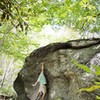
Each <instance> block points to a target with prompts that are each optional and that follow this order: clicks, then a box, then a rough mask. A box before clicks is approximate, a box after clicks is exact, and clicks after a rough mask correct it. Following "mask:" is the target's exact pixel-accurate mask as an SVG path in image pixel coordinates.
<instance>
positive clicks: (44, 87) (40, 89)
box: [39, 84, 47, 94]
mask: <svg viewBox="0 0 100 100" xmlns="http://www.w3.org/2000/svg"><path fill="white" fill-rule="evenodd" d="M46 91H47V88H46V86H45V84H40V87H39V92H43V94H45V93H46Z"/></svg>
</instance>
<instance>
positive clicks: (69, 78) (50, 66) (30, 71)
mask: <svg viewBox="0 0 100 100" xmlns="http://www.w3.org/2000/svg"><path fill="white" fill-rule="evenodd" d="M73 59H74V60H77V61H78V62H79V63H81V64H85V65H88V66H89V67H90V68H91V69H92V70H93V72H94V69H93V65H100V39H83V40H72V41H68V42H65V43H52V44H49V45H47V46H45V47H41V48H39V49H37V50H35V51H33V52H32V53H31V54H30V55H29V56H28V57H27V58H26V59H25V63H24V66H23V68H22V70H21V71H20V72H19V73H18V77H17V78H16V80H15V82H14V89H15V91H16V92H17V94H18V97H17V99H18V100H34V99H35V97H36V93H37V91H38V87H39V84H38V85H37V86H36V87H33V86H32V84H33V83H35V82H36V80H37V78H38V73H39V72H40V70H41V63H42V62H44V63H45V76H46V78H47V83H48V84H47V94H46V98H45V100H58V99H59V100H95V96H96V95H95V94H99V93H100V91H97V92H94V93H93V92H91V93H87V92H79V89H81V88H82V87H88V86H90V85H92V84H93V81H95V75H93V74H91V75H90V74H87V73H86V72H85V71H83V70H81V69H79V68H77V67H76V66H75V65H74V64H73V63H72V60H73Z"/></svg>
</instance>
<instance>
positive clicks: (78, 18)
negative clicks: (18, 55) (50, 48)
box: [0, 0, 100, 34]
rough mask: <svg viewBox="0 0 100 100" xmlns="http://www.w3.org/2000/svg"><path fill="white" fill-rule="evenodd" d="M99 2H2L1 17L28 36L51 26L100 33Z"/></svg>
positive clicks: (9, 0) (23, 0)
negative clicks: (31, 32) (34, 31)
mask: <svg viewBox="0 0 100 100" xmlns="http://www.w3.org/2000/svg"><path fill="white" fill-rule="evenodd" d="M99 3H100V1H99V0H45V1H44V0H27V1H26V0H20V1H19V0H17V1H16V0H12V1H11V0H7V1H4V0H1V3H0V9H1V10H2V13H1V14H0V16H1V19H2V21H3V22H5V21H10V22H11V23H12V25H13V26H14V27H16V28H18V29H19V28H20V30H22V31H26V32H25V33H26V34H27V31H28V30H30V29H33V30H36V31H38V30H40V29H41V28H42V26H44V25H48V24H51V25H55V24H56V25H65V26H70V27H73V28H75V29H80V30H81V31H84V29H85V31H86V30H87V31H91V32H97V31H100V27H99V24H100V19H99V16H100V12H99ZM91 25H92V26H93V27H91ZM95 25H97V26H96V27H95ZM94 28H96V29H95V30H94Z"/></svg>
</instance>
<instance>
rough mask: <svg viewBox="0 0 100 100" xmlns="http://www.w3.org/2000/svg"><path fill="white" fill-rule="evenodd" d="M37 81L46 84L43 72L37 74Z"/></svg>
mask: <svg viewBox="0 0 100 100" xmlns="http://www.w3.org/2000/svg"><path fill="white" fill-rule="evenodd" d="M38 82H40V84H47V82H46V78H45V76H44V73H43V72H41V74H40V75H39V78H38Z"/></svg>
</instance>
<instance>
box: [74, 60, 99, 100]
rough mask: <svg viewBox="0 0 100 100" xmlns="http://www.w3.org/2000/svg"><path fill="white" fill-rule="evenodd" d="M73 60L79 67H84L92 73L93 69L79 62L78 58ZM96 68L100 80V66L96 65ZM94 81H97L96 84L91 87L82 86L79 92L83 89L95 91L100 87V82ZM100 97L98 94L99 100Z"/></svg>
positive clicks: (97, 99)
mask: <svg viewBox="0 0 100 100" xmlns="http://www.w3.org/2000/svg"><path fill="white" fill-rule="evenodd" d="M72 62H73V64H74V65H76V66H77V67H79V68H81V69H83V70H84V71H86V72H87V73H89V74H92V71H91V69H90V68H89V67H88V66H86V65H83V64H79V63H78V62H77V61H76V60H73V61H72ZM94 68H95V69H96V70H95V73H94V74H95V75H96V76H97V79H98V80H100V78H99V75H100V66H97V65H94ZM94 83H95V85H93V86H91V87H86V88H81V89H80V90H79V92H82V91H87V92H93V91H95V90H97V89H100V82H94ZM99 99H100V97H99V96H96V100H99Z"/></svg>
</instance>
